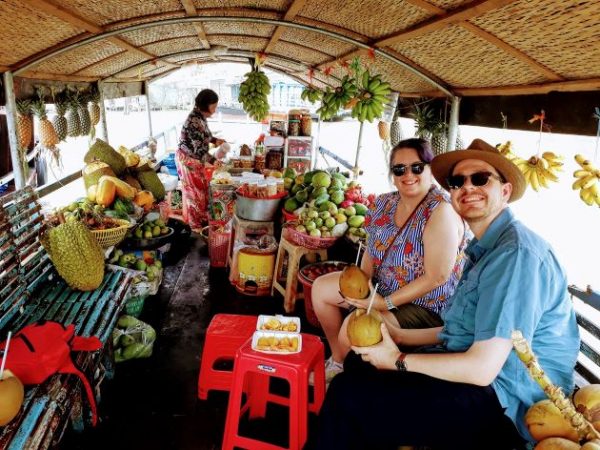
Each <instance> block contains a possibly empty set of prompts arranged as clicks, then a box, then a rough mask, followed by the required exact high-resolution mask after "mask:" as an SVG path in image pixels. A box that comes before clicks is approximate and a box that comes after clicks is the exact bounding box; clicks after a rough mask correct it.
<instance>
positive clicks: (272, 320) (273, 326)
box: [256, 314, 300, 333]
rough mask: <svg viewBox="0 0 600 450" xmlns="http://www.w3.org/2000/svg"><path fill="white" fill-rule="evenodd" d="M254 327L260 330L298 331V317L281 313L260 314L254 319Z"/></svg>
mask: <svg viewBox="0 0 600 450" xmlns="http://www.w3.org/2000/svg"><path fill="white" fill-rule="evenodd" d="M256 329H257V330H261V331H283V332H286V333H300V318H299V317H287V316H281V315H279V314H278V315H275V316H267V315H264V314H261V315H260V316H258V320H257V321H256Z"/></svg>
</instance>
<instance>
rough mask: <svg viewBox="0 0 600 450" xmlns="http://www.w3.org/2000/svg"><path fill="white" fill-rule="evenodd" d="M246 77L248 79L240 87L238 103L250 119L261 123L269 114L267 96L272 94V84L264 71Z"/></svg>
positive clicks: (248, 74) (254, 71)
mask: <svg viewBox="0 0 600 450" xmlns="http://www.w3.org/2000/svg"><path fill="white" fill-rule="evenodd" d="M244 76H245V77H246V79H245V80H244V82H243V83H242V84H241V85H240V94H239V95H238V101H239V102H240V103H241V104H242V106H243V107H244V111H246V112H247V113H248V115H250V117H252V118H253V119H254V120H256V121H257V122H260V121H261V120H263V119H264V118H265V117H267V114H268V113H269V101H268V100H267V95H269V94H270V93H271V82H270V81H269V78H267V76H266V75H265V73H264V72H263V71H261V70H257V69H254V70H252V71H251V72H248V73H247V74H245V75H244Z"/></svg>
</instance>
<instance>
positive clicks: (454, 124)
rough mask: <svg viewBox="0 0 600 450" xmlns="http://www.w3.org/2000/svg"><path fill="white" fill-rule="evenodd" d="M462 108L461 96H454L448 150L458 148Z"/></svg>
mask: <svg viewBox="0 0 600 450" xmlns="http://www.w3.org/2000/svg"><path fill="white" fill-rule="evenodd" d="M459 110H460V97H457V96H456V95H455V96H454V97H452V107H451V109H450V124H449V125H448V144H447V147H446V151H449V152H451V151H452V150H456V138H457V137H458V112H459Z"/></svg>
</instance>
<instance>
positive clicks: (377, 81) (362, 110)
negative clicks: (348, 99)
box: [352, 70, 392, 122]
mask: <svg viewBox="0 0 600 450" xmlns="http://www.w3.org/2000/svg"><path fill="white" fill-rule="evenodd" d="M361 81H362V89H361V90H360V92H359V93H358V95H357V98H358V102H357V103H356V104H355V105H354V107H353V108H352V117H353V118H355V119H358V120H359V121H360V122H364V121H365V120H368V121H369V122H373V120H374V119H377V118H379V117H381V115H382V114H383V110H384V108H385V106H386V105H387V103H388V102H389V99H388V98H387V95H388V94H389V93H390V92H392V89H391V87H390V84H389V83H387V82H385V81H382V80H381V75H374V76H371V75H370V74H369V71H368V70H365V71H364V72H363V75H362V80H361Z"/></svg>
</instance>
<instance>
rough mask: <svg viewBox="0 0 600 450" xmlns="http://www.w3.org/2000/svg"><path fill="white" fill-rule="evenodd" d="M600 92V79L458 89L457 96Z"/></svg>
mask: <svg viewBox="0 0 600 450" xmlns="http://www.w3.org/2000/svg"><path fill="white" fill-rule="evenodd" d="M598 90H600V78H589V79H587V80H573V81H558V82H552V83H540V84H532V85H527V86H502V87H495V88H468V89H467V88H465V89H456V90H455V92H456V93H457V95H460V96H464V97H472V96H485V95H531V94H548V93H550V92H579V91H598Z"/></svg>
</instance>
